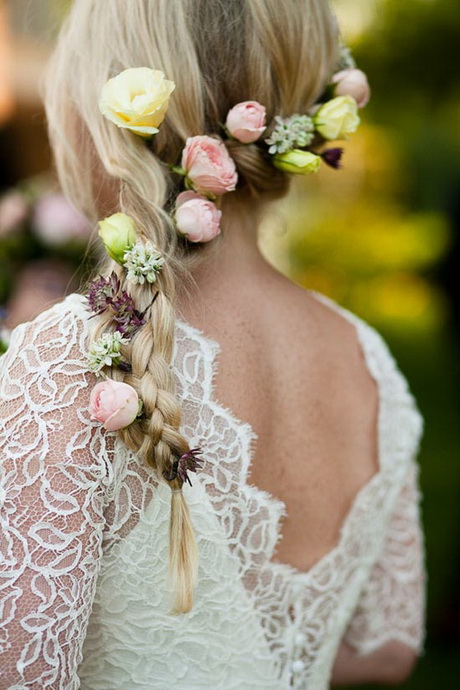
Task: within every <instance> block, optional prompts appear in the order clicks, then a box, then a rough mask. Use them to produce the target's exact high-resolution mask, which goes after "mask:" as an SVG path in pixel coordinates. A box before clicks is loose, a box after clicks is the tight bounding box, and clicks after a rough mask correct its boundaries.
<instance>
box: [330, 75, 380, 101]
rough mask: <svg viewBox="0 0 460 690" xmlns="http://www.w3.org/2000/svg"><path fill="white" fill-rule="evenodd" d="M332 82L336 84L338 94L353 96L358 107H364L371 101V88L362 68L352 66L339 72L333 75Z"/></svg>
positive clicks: (335, 91) (336, 93)
mask: <svg viewBox="0 0 460 690" xmlns="http://www.w3.org/2000/svg"><path fill="white" fill-rule="evenodd" d="M332 84H336V87H335V89H334V93H335V95H336V96H352V97H353V98H354V99H355V101H356V103H357V104H358V108H364V106H365V105H366V104H367V103H368V101H369V98H370V95H371V90H370V87H369V83H368V81H367V77H366V75H365V74H364V72H362V71H361V70H360V69H355V68H354V67H350V68H348V69H343V70H342V71H341V72H337V73H336V74H334V76H333V77H332Z"/></svg>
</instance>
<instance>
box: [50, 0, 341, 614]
mask: <svg viewBox="0 0 460 690" xmlns="http://www.w3.org/2000/svg"><path fill="white" fill-rule="evenodd" d="M337 56H338V28H337V23H336V21H335V18H334V17H333V15H332V13H331V11H330V8H329V5H328V1H327V0H282V1H280V0H129V2H127V1H126V0H106V1H103V2H101V0H74V4H73V7H72V9H71V11H70V14H69V16H68V18H67V20H66V21H65V23H64V26H63V28H62V31H61V34H60V37H59V41H58V45H57V47H56V50H55V53H54V56H53V59H52V61H51V63H50V67H49V71H48V75H47V83H46V109H47V116H48V122H49V131H50V138H51V143H52V147H53V149H54V154H55V160H56V164H57V168H58V173H59V177H60V181H61V184H62V187H63V189H64V191H65V193H66V194H67V196H68V197H69V198H70V200H71V201H73V203H74V205H75V206H76V207H77V208H78V209H79V210H80V211H82V212H83V213H85V214H86V215H87V216H88V217H89V218H90V219H92V220H93V221H94V220H97V219H99V218H101V217H102V216H104V215H108V213H113V212H115V211H119V210H120V211H122V212H124V213H126V214H129V216H131V217H132V218H133V219H134V221H135V223H136V226H137V228H138V233H139V236H140V237H141V239H143V240H145V241H152V242H153V243H154V244H155V245H156V247H157V248H158V250H159V251H160V252H161V253H162V254H163V255H164V257H165V259H166V261H165V265H164V268H163V270H162V271H161V274H160V276H159V277H158V280H157V281H156V282H155V283H154V285H151V284H149V283H146V284H143V285H137V286H134V287H133V286H130V288H129V290H130V294H131V295H132V297H133V298H134V301H135V303H136V306H137V308H138V309H139V310H143V309H147V308H148V306H149V304H151V302H152V296H156V299H155V304H154V305H153V306H152V307H151V311H150V318H149V321H148V323H147V325H145V326H144V327H143V328H142V329H141V331H140V332H139V334H138V335H136V337H135V338H134V339H133V340H132V342H131V343H130V344H129V345H126V346H124V349H123V353H124V356H125V358H126V359H128V360H129V361H130V363H131V371H127V372H126V371H125V372H123V371H120V370H116V369H111V370H110V371H109V372H108V375H109V376H110V377H111V378H114V379H116V380H123V381H125V382H127V383H129V384H130V385H132V386H133V387H134V388H135V389H136V390H137V391H138V392H139V395H140V397H141V398H142V401H143V403H144V415H143V417H142V418H141V419H139V420H138V421H137V422H136V423H134V424H132V425H131V426H129V427H128V428H126V429H124V430H122V431H120V432H119V433H120V434H121V436H122V438H123V440H124V441H125V442H126V444H127V445H128V446H129V447H130V448H131V449H132V450H134V451H135V452H137V453H138V454H139V456H140V457H141V458H142V459H143V460H145V462H147V463H149V464H150V465H151V466H152V467H153V468H154V469H155V470H156V472H157V475H158V477H159V479H160V480H161V479H162V478H163V477H165V476H167V475H168V473H170V470H171V467H172V465H173V463H174V460H175V459H176V458H177V457H180V456H181V455H182V454H184V453H187V452H188V450H189V446H188V443H187V441H186V440H185V439H184V438H183V437H182V436H181V434H180V430H179V428H180V420H181V416H180V407H179V404H178V402H177V400H176V398H175V396H174V385H173V380H172V376H171V372H170V369H169V365H170V361H171V357H172V348H173V340H174V288H175V284H176V282H177V280H178V279H182V278H183V277H184V276H185V275H186V269H187V266H188V265H189V263H190V260H191V254H192V252H191V251H190V246H189V245H188V244H187V243H186V242H184V241H182V240H181V239H180V238H179V237H178V235H177V232H176V228H175V226H174V223H173V221H172V220H171V215H170V211H171V209H172V205H173V202H174V199H175V198H176V196H177V194H178V181H177V176H174V174H172V173H171V170H170V166H174V165H177V164H178V162H180V154H181V152H182V150H183V148H184V144H185V141H186V140H187V138H189V137H193V136H197V135H218V134H219V133H220V132H221V127H222V123H224V122H225V118H226V115H227V113H228V111H229V110H230V109H231V108H232V107H233V106H234V105H235V104H237V103H241V102H243V101H249V100H251V101H258V102H260V103H263V104H264V106H265V107H266V111H267V121H269V122H270V121H271V120H273V119H274V117H275V116H277V115H279V116H289V115H292V114H293V113H305V112H306V111H307V110H308V109H309V108H310V107H311V106H312V104H314V103H315V101H316V100H317V98H318V97H319V96H320V95H321V93H322V92H323V90H324V88H325V86H326V84H327V82H328V79H329V77H330V75H331V73H332V71H333V69H334V66H335V65H336V63H337ZM132 67H149V68H153V69H156V70H161V71H163V72H164V74H165V75H166V77H167V78H168V79H169V80H172V81H174V82H175V84H176V89H175V92H174V95H173V97H172V98H171V102H170V105H169V108H168V113H167V117H166V119H165V121H164V123H163V124H162V126H161V129H160V131H159V133H158V134H157V135H156V136H155V138H154V139H153V141H152V143H151V144H147V143H146V142H145V140H143V139H141V138H138V137H135V136H133V135H132V134H131V133H130V132H129V131H127V130H126V129H121V128H117V127H114V126H113V124H111V123H110V122H108V121H107V120H106V119H105V118H104V117H103V116H102V115H101V113H100V111H99V108H98V102H99V99H100V95H101V90H102V88H103V86H104V84H105V83H106V82H107V81H108V80H109V79H110V78H112V77H113V76H114V75H116V74H118V73H120V72H122V71H123V70H125V69H128V68H132ZM225 143H226V146H227V147H228V150H229V153H230V155H231V157H232V158H233V160H234V161H235V163H236V168H237V172H238V177H239V183H238V189H237V191H236V192H235V193H234V194H232V195H229V198H230V197H232V198H234V199H236V197H237V196H238V197H239V198H240V200H241V201H242V203H245V202H246V201H247V200H248V201H249V200H251V203H253V202H254V199H256V200H257V201H258V203H263V202H264V201H265V200H270V199H273V198H278V197H280V196H282V195H283V194H284V193H285V192H286V191H287V188H288V177H287V174H286V173H284V172H282V171H281V170H277V169H275V168H274V166H273V164H272V162H271V160H270V157H269V156H268V154H267V151H266V148H264V147H262V146H259V144H258V142H255V143H252V144H249V145H247V144H246V145H240V144H239V143H238V142H236V141H231V140H227V141H226V142H225ZM230 203H231V202H230ZM193 254H194V255H196V251H195V252H193ZM113 270H115V271H116V272H117V273H118V276H119V278H120V281H121V285H122V287H124V286H125V276H124V274H123V272H122V271H121V270H120V267H119V266H117V265H116V264H115V263H114V262H110V263H107V265H106V266H105V268H104V271H105V272H106V274H107V275H108V274H109V273H110V272H111V271H113ZM112 326H113V324H112V323H111V317H110V314H109V315H107V314H103V315H102V316H100V317H98V319H97V327H96V329H95V333H94V336H93V337H95V338H96V337H97V336H98V335H100V334H101V333H102V332H104V331H106V330H107V329H110V328H111V327H112ZM181 484H182V482H181V481H180V480H179V478H178V477H176V478H175V479H174V481H172V482H171V488H172V489H173V493H172V522H171V531H170V562H171V567H172V573H173V576H174V579H175V583H176V606H175V610H176V611H187V610H189V609H190V607H191V605H192V596H193V589H194V584H195V580H196V572H197V568H196V566H197V553H196V545H195V541H194V536H193V531H192V529H191V525H190V519H189V515H188V510H187V506H186V503H185V500H184V497H183V495H182V493H181V492H180V491H179V489H180V488H181ZM174 490H175V491H174Z"/></svg>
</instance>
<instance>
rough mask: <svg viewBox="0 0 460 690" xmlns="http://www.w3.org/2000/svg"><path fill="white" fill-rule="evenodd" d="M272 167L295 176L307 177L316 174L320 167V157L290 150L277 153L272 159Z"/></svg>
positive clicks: (306, 152)
mask: <svg viewBox="0 0 460 690" xmlns="http://www.w3.org/2000/svg"><path fill="white" fill-rule="evenodd" d="M273 163H274V165H275V166H276V167H277V168H279V169H280V170H284V172H288V173H294V174H296V175H308V174H309V173H315V172H318V170H319V167H320V165H321V156H317V155H316V154H314V153H310V151H302V150H301V149H292V150H291V151H286V153H278V154H277V155H276V156H274V159H273Z"/></svg>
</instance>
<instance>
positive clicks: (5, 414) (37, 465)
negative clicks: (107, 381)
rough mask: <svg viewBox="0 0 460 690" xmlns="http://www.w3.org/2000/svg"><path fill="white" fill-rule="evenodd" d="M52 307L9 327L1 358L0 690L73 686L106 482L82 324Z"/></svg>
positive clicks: (108, 469)
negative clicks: (91, 414)
mask: <svg viewBox="0 0 460 690" xmlns="http://www.w3.org/2000/svg"><path fill="white" fill-rule="evenodd" d="M60 307H61V305H58V306H57V307H55V308H53V309H51V310H48V312H45V313H44V314H42V315H41V316H40V317H38V319H36V320H35V321H34V322H32V323H30V324H25V325H23V326H19V327H18V328H16V329H15V331H13V336H12V340H11V344H10V348H9V350H8V352H7V354H6V355H4V356H3V357H2V358H0V418H1V420H2V423H1V428H0V519H1V533H0V588H1V596H0V602H1V603H0V687H1V688H4V689H7V688H8V689H9V690H13V689H14V690H25V689H26V688H32V687H34V688H44V687H47V688H51V687H52V688H54V689H55V690H64V689H65V690H74V689H77V688H78V687H79V686H80V682H79V680H78V678H77V666H78V664H79V662H80V660H81V656H82V655H81V648H82V643H83V640H84V638H85V634H86V627H87V623H88V618H89V614H90V611H91V606H92V602H93V596H94V593H95V584H96V576H97V573H98V569H99V564H100V555H101V542H102V536H103V529H104V508H105V504H106V501H107V494H108V487H109V486H110V484H111V483H112V463H111V451H110V450H109V447H108V446H109V443H110V435H109V436H107V438H106V437H105V436H104V433H103V432H102V430H101V428H100V427H98V426H97V425H95V424H94V423H93V422H91V421H90V419H89V418H88V412H87V408H88V402H89V392H90V391H89V389H90V388H91V386H92V384H93V383H94V381H92V380H90V379H92V375H91V374H88V372H87V371H86V366H85V359H84V356H83V352H84V350H85V344H84V330H83V328H82V320H81V319H80V321H79V320H78V319H77V318H76V317H75V314H72V313H66V312H65V311H64V310H62V309H61V308H60ZM88 384H90V385H88Z"/></svg>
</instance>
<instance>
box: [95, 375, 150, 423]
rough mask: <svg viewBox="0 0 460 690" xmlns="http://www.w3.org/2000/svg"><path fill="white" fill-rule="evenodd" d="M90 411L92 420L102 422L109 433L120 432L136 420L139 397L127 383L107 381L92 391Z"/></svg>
mask: <svg viewBox="0 0 460 690" xmlns="http://www.w3.org/2000/svg"><path fill="white" fill-rule="evenodd" d="M89 411H90V414H91V419H95V420H97V421H98V422H101V424H103V426H104V428H105V429H107V431H118V429H124V428H125V427H126V426H129V425H130V424H132V423H133V422H134V420H135V419H136V417H137V415H138V414H139V396H138V394H137V392H136V391H135V390H134V388H133V387H132V386H128V384H127V383H121V382H119V381H112V380H111V379H107V380H106V381H102V383H98V384H97V385H96V386H94V388H93V390H92V391H91V396H90V404H89Z"/></svg>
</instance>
